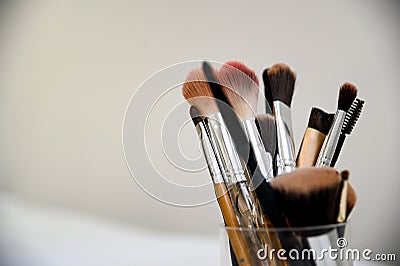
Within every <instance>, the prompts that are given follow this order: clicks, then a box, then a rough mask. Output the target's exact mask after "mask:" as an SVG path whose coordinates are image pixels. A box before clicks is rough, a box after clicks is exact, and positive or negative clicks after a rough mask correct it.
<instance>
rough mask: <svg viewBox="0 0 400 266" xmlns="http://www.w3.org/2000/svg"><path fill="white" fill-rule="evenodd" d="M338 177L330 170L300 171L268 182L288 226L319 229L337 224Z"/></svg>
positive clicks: (311, 168) (300, 169)
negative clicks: (276, 197) (322, 226)
mask: <svg viewBox="0 0 400 266" xmlns="http://www.w3.org/2000/svg"><path fill="white" fill-rule="evenodd" d="M340 180H341V179H340V177H339V174H338V172H336V171H335V170H334V169H333V168H315V167H309V168H299V169H296V170H294V171H292V172H291V173H287V174H282V175H281V176H279V177H277V178H275V179H274V180H272V181H271V186H272V187H273V188H274V190H275V191H276V192H277V194H278V200H279V202H280V206H281V208H282V211H283V213H284V214H285V215H286V218H287V219H288V222H289V224H290V226H292V227H303V226H318V225H326V224H332V223H334V222H335V221H336V218H335V217H334V216H335V210H336V200H335V199H336V197H337V194H338V190H339V186H340Z"/></svg>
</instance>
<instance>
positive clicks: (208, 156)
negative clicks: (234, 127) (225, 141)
mask: <svg viewBox="0 0 400 266" xmlns="http://www.w3.org/2000/svg"><path fill="white" fill-rule="evenodd" d="M196 130H197V134H198V135H199V138H200V141H201V147H202V149H203V154H204V158H205V160H206V162H207V166H208V171H209V172H210V176H211V178H212V180H213V183H214V184H218V183H223V182H224V178H223V176H222V172H221V170H220V166H219V165H218V160H217V157H216V154H215V152H214V149H213V146H212V144H211V142H210V139H209V137H208V134H207V131H206V128H205V126H204V123H199V124H197V126H196Z"/></svg>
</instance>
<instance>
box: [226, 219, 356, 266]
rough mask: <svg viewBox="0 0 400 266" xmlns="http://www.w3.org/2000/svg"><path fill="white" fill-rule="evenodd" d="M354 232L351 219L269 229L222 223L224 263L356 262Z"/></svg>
mask: <svg viewBox="0 0 400 266" xmlns="http://www.w3.org/2000/svg"><path fill="white" fill-rule="evenodd" d="M350 233H351V225H350V223H349V222H346V223H338V224H329V225H322V226H310V227H298V228H294V227H285V228H272V229H268V230H266V229H264V228H262V229H258V228H257V229H249V228H233V227H226V226H225V225H221V228H220V256H221V265H222V266H231V265H232V266H235V265H241V266H242V265H243V266H244V265H269V266H274V265H288V266H293V265H310V266H313V265H353V261H355V260H359V259H360V256H361V255H360V254H359V252H358V250H356V249H355V248H352V247H351V234H350ZM238 242H241V243H242V244H241V245H240V243H239V244H238Z"/></svg>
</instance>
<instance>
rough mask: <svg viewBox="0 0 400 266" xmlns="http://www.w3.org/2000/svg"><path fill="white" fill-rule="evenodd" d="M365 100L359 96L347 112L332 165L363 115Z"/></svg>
mask: <svg viewBox="0 0 400 266" xmlns="http://www.w3.org/2000/svg"><path fill="white" fill-rule="evenodd" d="M364 103H365V101H364V100H361V99H359V98H357V99H355V100H354V102H353V103H352V104H351V107H350V109H349V111H348V112H347V113H346V117H345V119H344V122H343V126H342V131H341V132H340V137H339V140H338V143H337V146H336V150H335V153H334V155H333V158H332V162H331V167H334V166H335V164H336V161H337V159H338V157H339V154H340V151H341V150H342V147H343V144H344V141H345V139H346V135H350V134H351V132H352V131H353V128H354V127H355V125H356V123H357V121H358V118H359V117H360V115H361V111H362V109H363V106H364Z"/></svg>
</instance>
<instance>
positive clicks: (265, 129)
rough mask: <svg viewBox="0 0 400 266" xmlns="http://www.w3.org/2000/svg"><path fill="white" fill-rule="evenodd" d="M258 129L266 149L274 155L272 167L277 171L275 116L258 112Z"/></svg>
mask: <svg viewBox="0 0 400 266" xmlns="http://www.w3.org/2000/svg"><path fill="white" fill-rule="evenodd" d="M256 125H257V129H258V131H259V132H260V135H261V139H262V142H263V144H264V148H265V151H266V152H267V153H269V154H271V156H272V158H273V159H272V162H271V164H272V165H271V167H272V169H273V170H274V172H275V171H276V169H275V167H274V157H275V154H276V127H275V118H274V116H273V115H271V114H258V115H257V116H256Z"/></svg>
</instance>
